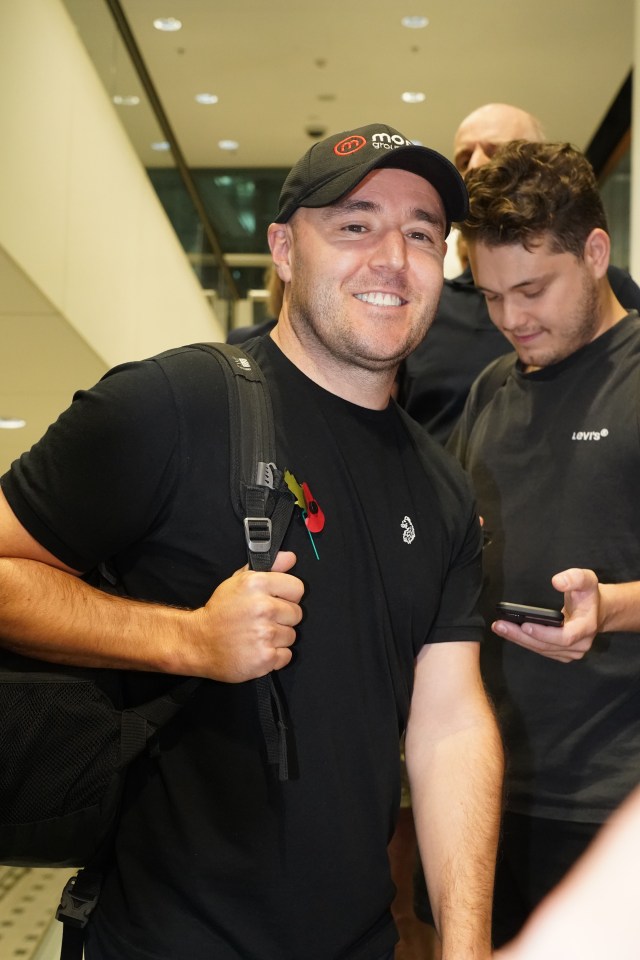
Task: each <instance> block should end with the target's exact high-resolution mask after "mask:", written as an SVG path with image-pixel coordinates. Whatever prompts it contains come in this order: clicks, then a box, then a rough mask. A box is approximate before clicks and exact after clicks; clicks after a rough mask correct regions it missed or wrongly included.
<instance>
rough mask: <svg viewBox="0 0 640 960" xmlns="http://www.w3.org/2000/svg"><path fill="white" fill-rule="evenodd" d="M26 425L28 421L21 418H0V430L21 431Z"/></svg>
mask: <svg viewBox="0 0 640 960" xmlns="http://www.w3.org/2000/svg"><path fill="white" fill-rule="evenodd" d="M26 425H27V421H26V420H21V419H20V417H0V430H20V429H21V428H22V427H26Z"/></svg>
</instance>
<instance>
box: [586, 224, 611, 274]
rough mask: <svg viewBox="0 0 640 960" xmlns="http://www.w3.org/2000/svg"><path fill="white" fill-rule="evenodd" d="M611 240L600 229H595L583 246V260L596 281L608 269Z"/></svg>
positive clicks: (605, 232)
mask: <svg viewBox="0 0 640 960" xmlns="http://www.w3.org/2000/svg"><path fill="white" fill-rule="evenodd" d="M610 255H611V240H610V239H609V234H608V233H607V231H606V230H603V229H602V227H595V228H594V229H593V230H592V231H591V233H590V234H589V236H588V237H587V239H586V241H585V244H584V260H585V263H586V264H587V265H588V266H590V267H591V270H592V271H593V274H594V276H595V277H596V279H598V280H601V279H602V277H604V276H605V275H606V272H607V270H608V268H609V257H610Z"/></svg>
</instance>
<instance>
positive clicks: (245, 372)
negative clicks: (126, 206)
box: [193, 343, 295, 780]
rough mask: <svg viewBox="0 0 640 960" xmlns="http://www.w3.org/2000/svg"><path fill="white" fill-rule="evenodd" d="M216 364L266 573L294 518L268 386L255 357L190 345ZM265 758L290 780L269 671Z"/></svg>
mask: <svg viewBox="0 0 640 960" xmlns="http://www.w3.org/2000/svg"><path fill="white" fill-rule="evenodd" d="M193 346H194V347H197V348H199V349H201V350H205V351H206V352H208V353H209V354H210V355H211V356H212V357H215V359H216V360H217V361H218V363H219V365H220V367H221V369H222V370H223V373H224V375H225V377H226V380H227V387H228V396H229V449H230V458H229V459H230V470H231V498H232V501H233V503H234V509H235V510H236V513H237V514H238V516H239V517H240V519H241V520H242V522H243V524H244V533H245V539H246V542H247V554H248V558H249V566H250V567H251V569H252V570H270V569H271V567H272V566H273V561H274V560H275V557H276V554H277V552H278V550H279V549H280V546H281V544H282V541H283V539H284V535H285V533H286V532H287V527H288V526H289V522H290V520H291V516H292V514H293V509H294V506H295V498H294V496H293V494H292V493H291V491H290V490H289V488H288V486H287V484H286V483H285V480H284V472H283V471H282V470H280V469H279V468H278V467H277V466H276V463H275V460H276V441H275V426H274V419H273V409H272V406H271V395H270V393H269V386H268V384H267V381H266V379H265V377H264V374H263V372H262V370H261V369H260V365H259V364H258V361H257V360H256V359H255V357H253V356H251V354H249V353H246V352H245V351H244V350H242V348H241V347H239V346H236V345H235V344H229V343H200V344H193ZM255 685H256V692H257V697H258V713H259V717H260V725H261V727H262V733H263V736H264V740H265V745H266V749H267V759H268V761H269V763H270V764H273V765H274V766H277V768H278V776H279V779H280V780H287V779H288V778H289V760H288V746H287V723H286V715H285V709H284V702H283V697H282V695H281V693H280V690H279V685H278V683H277V680H276V678H275V676H274V674H273V673H270V674H268V675H267V676H266V677H259V678H258V679H257V680H256V681H255Z"/></svg>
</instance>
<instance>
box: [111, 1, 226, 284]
mask: <svg viewBox="0 0 640 960" xmlns="http://www.w3.org/2000/svg"><path fill="white" fill-rule="evenodd" d="M105 2H106V4H107V6H108V7H109V10H110V11H111V14H112V16H113V19H114V20H115V23H116V27H117V29H118V32H119V33H120V36H121V38H122V41H123V43H124V45H125V47H126V49H127V52H128V54H129V56H130V57H131V61H132V63H133V66H134V67H135V70H136V72H137V74H138V77H139V78H140V82H141V84H142V86H143V88H144V91H145V93H146V95H147V97H148V99H149V103H150V105H151V109H152V110H153V112H154V114H155V117H156V120H157V121H158V124H159V126H160V129H161V130H162V134H163V136H164V138H165V140H166V141H167V143H168V144H169V147H170V148H171V152H172V154H173V157H174V159H175V162H176V167H177V169H178V173H179V174H180V177H181V179H182V182H183V184H184V187H185V190H186V191H187V193H188V194H189V197H190V198H191V201H192V203H193V205H194V207H195V209H196V212H197V214H198V217H199V218H200V221H201V223H202V227H203V230H204V234H205V236H206V238H207V240H208V242H209V245H210V247H211V250H212V252H213V254H214V256H215V258H216V262H217V264H218V266H219V268H220V271H221V272H222V275H223V276H224V279H225V282H226V285H227V287H228V290H229V294H230V296H231V298H232V299H234V300H238V299H239V296H240V295H239V292H238V288H237V286H236V283H235V280H234V279H233V276H232V275H231V272H230V270H229V268H228V266H227V264H226V263H225V259H224V254H223V252H222V247H221V246H220V241H219V240H218V235H217V234H216V231H215V229H214V227H213V224H212V223H211V220H210V218H209V214H208V212H207V209H206V207H205V205H204V202H203V200H202V197H201V196H200V192H199V191H198V188H197V186H196V184H195V181H194V179H193V177H192V176H191V171H190V169H189V165H188V163H187V161H186V160H185V157H184V154H183V153H182V150H181V149H180V144H179V143H178V139H177V137H176V135H175V133H174V131H173V127H172V126H171V123H170V122H169V118H168V117H167V115H166V113H165V110H164V107H163V106H162V102H161V100H160V97H159V96H158V92H157V90H156V88H155V85H154V83H153V80H152V79H151V76H150V74H149V71H148V70H147V67H146V64H145V62H144V59H143V57H142V54H141V53H140V48H139V47H138V44H137V43H136V40H135V37H134V35H133V32H132V30H131V27H130V26H129V22H128V20H127V18H126V16H125V13H124V11H123V9H122V7H121V5H120V3H119V0H105Z"/></svg>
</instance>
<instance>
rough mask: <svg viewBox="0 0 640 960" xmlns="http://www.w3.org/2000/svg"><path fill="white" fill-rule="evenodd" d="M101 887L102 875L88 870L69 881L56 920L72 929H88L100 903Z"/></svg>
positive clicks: (82, 871)
mask: <svg viewBox="0 0 640 960" xmlns="http://www.w3.org/2000/svg"><path fill="white" fill-rule="evenodd" d="M101 885H102V878H101V876H100V874H98V873H91V872H88V871H86V870H81V871H80V873H77V874H76V875H75V877H71V879H69V880H67V882H66V884H65V888H64V890H63V891H62V897H61V899H60V906H59V907H58V909H57V911H56V920H59V921H60V922H61V923H65V924H66V923H68V924H70V925H71V926H72V927H81V928H84V927H86V925H87V923H88V922H89V917H90V916H91V914H92V912H93V910H94V908H95V905H96V904H97V902H98V897H99V896H100V887H101Z"/></svg>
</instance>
